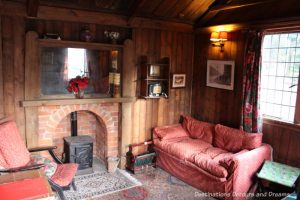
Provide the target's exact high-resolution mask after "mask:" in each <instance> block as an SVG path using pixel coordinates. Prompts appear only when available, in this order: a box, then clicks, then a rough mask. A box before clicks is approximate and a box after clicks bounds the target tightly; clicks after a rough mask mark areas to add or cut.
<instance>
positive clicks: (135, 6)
mask: <svg viewBox="0 0 300 200" xmlns="http://www.w3.org/2000/svg"><path fill="white" fill-rule="evenodd" d="M145 1H146V0H135V1H134V3H133V5H132V6H131V8H130V9H129V12H128V23H130V22H131V21H132V19H133V18H134V17H136V15H137V13H138V11H139V8H140V7H141V5H142V4H143V3H144V2H145Z"/></svg>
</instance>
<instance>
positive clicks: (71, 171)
mask: <svg viewBox="0 0 300 200" xmlns="http://www.w3.org/2000/svg"><path fill="white" fill-rule="evenodd" d="M77 168H78V164H75V163H66V164H58V165H57V169H56V171H55V173H54V175H53V176H52V177H51V178H50V179H51V180H52V181H53V182H54V183H56V184H57V185H59V186H61V187H66V186H68V185H69V184H70V183H71V182H72V180H73V177H74V176H75V174H76V171H77Z"/></svg>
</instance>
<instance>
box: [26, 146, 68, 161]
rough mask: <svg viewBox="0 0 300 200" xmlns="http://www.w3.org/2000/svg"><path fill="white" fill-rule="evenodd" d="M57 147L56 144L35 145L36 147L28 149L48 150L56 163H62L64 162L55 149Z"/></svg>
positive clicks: (32, 150) (34, 150) (35, 150)
mask: <svg viewBox="0 0 300 200" xmlns="http://www.w3.org/2000/svg"><path fill="white" fill-rule="evenodd" d="M56 148H57V147H56V146H45V147H35V148H30V149H28V151H29V152H39V151H48V152H49V154H50V155H51V157H52V158H53V160H54V161H55V162H56V163H58V164H62V163H63V162H62V161H61V160H60V159H59V158H58V157H57V155H56V154H55V153H54V149H56Z"/></svg>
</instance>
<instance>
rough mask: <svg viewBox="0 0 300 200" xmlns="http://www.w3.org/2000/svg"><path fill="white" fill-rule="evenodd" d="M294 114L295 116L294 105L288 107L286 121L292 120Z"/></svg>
mask: <svg viewBox="0 0 300 200" xmlns="http://www.w3.org/2000/svg"><path fill="white" fill-rule="evenodd" d="M294 116H295V108H294V107H290V114H289V119H288V121H294Z"/></svg>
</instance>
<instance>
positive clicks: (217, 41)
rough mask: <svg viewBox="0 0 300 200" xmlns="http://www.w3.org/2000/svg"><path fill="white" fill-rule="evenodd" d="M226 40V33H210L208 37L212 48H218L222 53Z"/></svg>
mask: <svg viewBox="0 0 300 200" xmlns="http://www.w3.org/2000/svg"><path fill="white" fill-rule="evenodd" d="M227 39H228V34H227V32H226V31H221V32H212V33H211V35H210V41H211V42H212V46H213V47H220V48H221V50H220V51H221V52H223V51H224V45H225V41H227Z"/></svg>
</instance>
